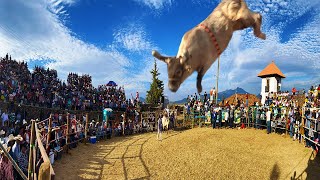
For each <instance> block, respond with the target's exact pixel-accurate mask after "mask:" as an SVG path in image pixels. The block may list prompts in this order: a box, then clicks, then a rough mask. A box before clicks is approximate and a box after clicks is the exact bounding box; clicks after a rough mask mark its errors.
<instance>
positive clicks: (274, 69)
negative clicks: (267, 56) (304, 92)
mask: <svg viewBox="0 0 320 180" xmlns="http://www.w3.org/2000/svg"><path fill="white" fill-rule="evenodd" d="M272 75H278V76H280V77H282V78H285V77H286V76H285V75H284V74H283V73H282V72H281V71H280V69H279V68H278V66H277V65H276V64H275V63H274V61H272V62H271V63H270V64H269V65H268V66H267V67H266V68H264V69H263V70H262V71H261V72H260V73H259V74H258V77H266V76H272Z"/></svg>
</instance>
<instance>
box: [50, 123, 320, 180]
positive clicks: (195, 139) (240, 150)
mask: <svg viewBox="0 0 320 180" xmlns="http://www.w3.org/2000/svg"><path fill="white" fill-rule="evenodd" d="M69 152H70V154H64V155H63V157H62V159H60V160H58V161H56V162H55V164H54V170H55V173H56V177H55V179H58V180H60V179H63V180H65V179H117V180H118V179H259V180H260V179H318V180H319V179H320V163H319V158H318V157H317V158H315V157H314V156H313V153H312V150H311V149H310V148H305V147H304V145H303V144H299V143H298V142H297V141H293V140H292V139H290V138H289V137H285V136H281V135H279V134H266V132H265V131H263V130H254V129H244V130H236V129H211V128H194V129H191V130H185V131H175V132H173V131H172V132H170V134H168V135H167V134H165V133H164V134H163V141H157V140H156V134H155V133H146V134H140V135H134V136H128V137H116V138H112V139H108V140H103V141H101V142H99V143H97V144H88V145H84V144H80V145H79V146H78V147H77V148H76V149H72V150H71V151H69Z"/></svg>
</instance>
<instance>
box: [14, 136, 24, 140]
mask: <svg viewBox="0 0 320 180" xmlns="http://www.w3.org/2000/svg"><path fill="white" fill-rule="evenodd" d="M14 140H18V141H23V137H22V136H21V135H20V134H18V136H16V137H14Z"/></svg>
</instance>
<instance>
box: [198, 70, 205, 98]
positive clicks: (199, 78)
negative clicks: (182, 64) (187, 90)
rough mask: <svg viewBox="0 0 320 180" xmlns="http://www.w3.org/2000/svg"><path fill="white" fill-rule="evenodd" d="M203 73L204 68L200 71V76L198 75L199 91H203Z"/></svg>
mask: <svg viewBox="0 0 320 180" xmlns="http://www.w3.org/2000/svg"><path fill="white" fill-rule="evenodd" d="M203 75H204V74H203V73H202V70H201V71H199V72H198V76H197V89H198V93H201V92H202V85H201V81H202V78H203Z"/></svg>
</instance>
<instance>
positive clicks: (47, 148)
mask: <svg viewBox="0 0 320 180" xmlns="http://www.w3.org/2000/svg"><path fill="white" fill-rule="evenodd" d="M51 126H52V114H50V117H49V122H48V136H47V147H46V150H47V152H49V151H48V150H49V146H50V138H51Z"/></svg>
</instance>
